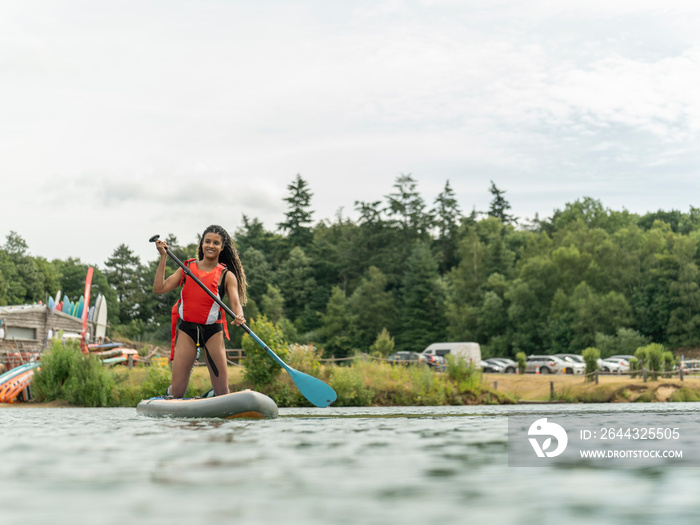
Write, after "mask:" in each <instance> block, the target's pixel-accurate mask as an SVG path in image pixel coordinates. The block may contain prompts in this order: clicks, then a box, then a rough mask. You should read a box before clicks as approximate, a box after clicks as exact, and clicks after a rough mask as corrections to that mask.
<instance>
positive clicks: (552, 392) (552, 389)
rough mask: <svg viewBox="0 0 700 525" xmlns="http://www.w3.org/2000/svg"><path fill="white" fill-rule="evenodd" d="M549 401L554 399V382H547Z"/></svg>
mask: <svg viewBox="0 0 700 525" xmlns="http://www.w3.org/2000/svg"><path fill="white" fill-rule="evenodd" d="M549 399H554V381H550V382H549Z"/></svg>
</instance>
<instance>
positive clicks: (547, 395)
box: [0, 374, 700, 409]
mask: <svg viewBox="0 0 700 525" xmlns="http://www.w3.org/2000/svg"><path fill="white" fill-rule="evenodd" d="M231 386H232V387H233V390H235V389H236V385H231ZM481 386H482V389H483V392H482V394H481V395H480V396H479V398H480V400H481V401H482V402H477V403H473V404H538V403H541V404H551V403H628V402H651V403H664V402H680V401H700V376H686V377H685V378H684V380H683V381H681V380H680V378H679V377H677V376H676V377H673V378H659V379H658V380H656V381H652V380H651V379H648V380H647V382H646V383H645V382H644V380H643V379H642V378H634V379H633V378H631V377H629V376H614V375H605V376H604V375H601V376H599V382H598V384H597V385H596V384H595V382H594V381H591V382H586V381H585V380H584V378H583V376H573V375H563V376H562V375H534V374H524V375H519V374H484V376H483V379H482V382H481ZM552 394H553V395H552ZM470 404H472V403H470ZM75 406H76V405H71V404H69V403H68V402H66V401H50V402H46V403H40V402H37V401H34V400H32V401H29V402H23V403H0V409H2V408H12V407H24V408H32V407H36V408H71V407H75ZM392 406H393V405H392ZM396 406H400V405H396ZM280 407H281V408H284V407H283V406H280Z"/></svg>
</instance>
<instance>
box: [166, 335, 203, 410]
mask: <svg viewBox="0 0 700 525" xmlns="http://www.w3.org/2000/svg"><path fill="white" fill-rule="evenodd" d="M196 358H197V347H196V345H195V343H194V341H193V340H192V338H191V337H190V336H189V335H187V334H186V333H185V332H183V331H182V330H179V331H178V334H177V343H176V345H175V359H173V379H172V385H171V387H170V395H172V396H173V397H177V398H180V397H183V396H184V395H185V392H187V385H188V384H189V382H190V374H191V373H192V367H193V366H194V360H195V359H196Z"/></svg>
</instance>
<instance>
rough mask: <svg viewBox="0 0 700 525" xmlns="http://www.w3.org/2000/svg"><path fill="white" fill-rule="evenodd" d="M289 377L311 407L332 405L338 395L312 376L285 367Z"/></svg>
mask: <svg viewBox="0 0 700 525" xmlns="http://www.w3.org/2000/svg"><path fill="white" fill-rule="evenodd" d="M285 370H287V372H289V376H290V377H291V378H292V381H294V384H295V385H296V386H297V388H298V389H299V392H301V393H302V395H303V396H304V397H305V398H306V399H308V400H309V401H310V402H311V404H312V405H314V406H317V407H319V408H325V407H327V406H329V405H330V404H331V403H333V402H334V401H335V400H336V399H337V398H338V395H337V394H336V393H335V390H333V389H332V388H331V387H330V386H328V385H327V384H326V383H324V382H323V381H321V380H320V379H317V378H315V377H313V376H310V375H308V374H305V373H303V372H299V370H295V369H294V368H291V367H286V368H285Z"/></svg>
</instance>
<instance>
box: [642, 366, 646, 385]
mask: <svg viewBox="0 0 700 525" xmlns="http://www.w3.org/2000/svg"><path fill="white" fill-rule="evenodd" d="M642 377H643V378H644V382H645V383H646V382H647V369H646V368H644V369H643V370H642Z"/></svg>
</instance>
